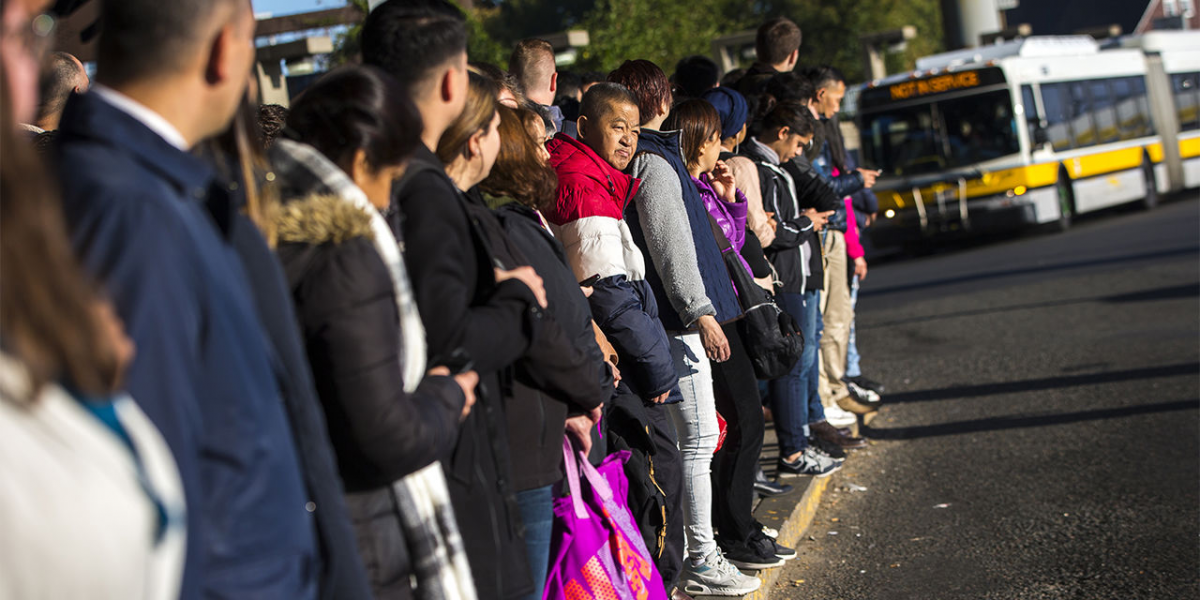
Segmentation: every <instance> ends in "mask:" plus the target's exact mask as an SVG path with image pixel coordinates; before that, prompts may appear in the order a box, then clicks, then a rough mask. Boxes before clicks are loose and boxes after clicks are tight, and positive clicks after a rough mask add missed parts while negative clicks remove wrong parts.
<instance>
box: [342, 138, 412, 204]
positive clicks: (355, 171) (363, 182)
mask: <svg viewBox="0 0 1200 600" xmlns="http://www.w3.org/2000/svg"><path fill="white" fill-rule="evenodd" d="M349 175H350V178H351V179H353V180H354V184H355V185H357V186H358V187H359V189H361V190H362V191H363V193H364V194H366V195H367V200H370V201H371V204H372V205H374V206H375V208H379V209H384V208H387V207H388V205H389V204H391V201H392V182H393V181H395V180H396V179H399V178H400V176H401V175H404V165H403V164H400V165H390V166H384V167H380V168H378V169H376V168H374V167H372V166H371V165H370V164H368V163H367V152H366V150H363V149H361V148H360V149H358V151H356V152H355V153H354V164H353V165H352V166H351V168H350V173H349Z"/></svg>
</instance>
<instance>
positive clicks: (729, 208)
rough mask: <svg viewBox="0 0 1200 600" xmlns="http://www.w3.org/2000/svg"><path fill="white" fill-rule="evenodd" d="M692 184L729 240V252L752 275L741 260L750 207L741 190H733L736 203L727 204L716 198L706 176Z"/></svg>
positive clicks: (747, 265)
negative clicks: (747, 212)
mask: <svg viewBox="0 0 1200 600" xmlns="http://www.w3.org/2000/svg"><path fill="white" fill-rule="evenodd" d="M692 182H693V183H695V184H696V189H697V190H699V191H700V198H701V199H702V200H704V208H705V209H707V210H708V214H709V215H710V216H711V217H712V218H713V219H714V220H715V221H716V222H717V225H719V226H720V227H721V231H722V232H723V233H724V234H725V237H726V238H727V239H728V240H729V245H730V246H731V247H732V248H731V250H730V252H733V253H734V254H736V255H737V257H738V260H739V261H740V262H741V263H742V266H743V267H745V269H746V272H747V273H752V272H753V271H751V270H750V265H749V263H747V262H746V259H744V258H742V244H745V243H746V211H747V210H749V207H750V205H749V204H748V203H747V201H746V196H745V194H742V190H735V192H736V194H737V202H734V203H729V202H726V201H724V200H722V199H721V198H720V197H719V196H717V192H716V190H713V188H712V186H711V185H709V184H708V175H707V174H705V175H701V179H696V178H695V177H693V178H692Z"/></svg>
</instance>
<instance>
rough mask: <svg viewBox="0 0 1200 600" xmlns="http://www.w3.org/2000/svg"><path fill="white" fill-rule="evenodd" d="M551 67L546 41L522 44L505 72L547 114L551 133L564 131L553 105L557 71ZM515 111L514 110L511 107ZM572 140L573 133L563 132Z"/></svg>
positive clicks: (559, 112)
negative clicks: (551, 127) (550, 122)
mask: <svg viewBox="0 0 1200 600" xmlns="http://www.w3.org/2000/svg"><path fill="white" fill-rule="evenodd" d="M556 69H557V68H556V67H555V65H554V47H553V46H551V45H550V42H547V41H546V40H521V41H519V42H517V45H516V46H515V47H514V48H513V51H512V54H511V55H510V56H509V58H508V72H509V73H512V75H513V76H514V77H516V78H517V81H519V82H520V83H521V90H522V91H523V92H524V93H525V97H526V98H528V99H529V101H530V102H535V103H537V104H538V105H539V106H543V107H545V108H546V110H549V111H550V116H551V119H552V120H553V121H554V131H555V132H559V131H564V130H563V112H562V109H561V108H559V107H558V105H557V104H555V103H554V96H555V95H556V94H557V93H558V71H557V70H556ZM514 108H515V107H514ZM566 134H567V135H570V136H574V135H575V132H574V131H566Z"/></svg>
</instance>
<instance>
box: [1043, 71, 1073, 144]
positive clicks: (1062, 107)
mask: <svg viewBox="0 0 1200 600" xmlns="http://www.w3.org/2000/svg"><path fill="white" fill-rule="evenodd" d="M1042 108H1043V109H1044V111H1045V112H1044V113H1043V114H1042V119H1044V120H1045V121H1046V139H1047V140H1049V141H1050V146H1051V147H1053V148H1054V150H1055V151H1056V152H1062V151H1064V150H1070V149H1071V129H1070V120H1069V118H1068V114H1069V113H1068V112H1067V84H1065V83H1043V84H1042Z"/></svg>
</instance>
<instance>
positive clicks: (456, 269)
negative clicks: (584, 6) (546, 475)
mask: <svg viewBox="0 0 1200 600" xmlns="http://www.w3.org/2000/svg"><path fill="white" fill-rule="evenodd" d="M362 48H363V59H364V61H365V62H366V63H367V64H370V65H375V66H378V67H380V68H381V69H383V70H384V71H386V72H388V73H392V74H393V75H399V77H398V79H399V80H400V83H401V85H402V86H404V87H405V88H406V89H407V90H408V94H409V97H410V98H412V99H413V102H414V104H416V106H417V110H418V111H419V112H420V113H421V117H422V120H423V121H424V131H423V133H422V135H421V140H422V142H424V143H423V144H422V145H421V146H419V147H417V149H416V150H415V151H414V153H413V155H412V157H411V158H410V159H409V160H408V166H407V168H406V169H405V173H404V176H403V177H402V178H401V179H400V180H399V181H398V182H396V184H395V185H393V186H392V204H391V207H390V208H389V211H390V213H391V214H390V217H391V218H390V219H389V222H390V224H391V226H392V229H393V232H394V233H395V236H396V239H397V240H403V242H402V243H403V244H404V245H405V249H406V253H405V266H406V267H407V268H408V272H409V275H410V276H411V277H412V284H413V292H414V295H415V297H416V301H417V307H418V308H419V309H420V313H421V320H422V322H423V324H424V326H425V335H426V340H427V354H428V356H429V363H430V364H431V365H433V366H437V365H439V364H454V363H456V362H462V361H471V362H473V363H474V366H475V370H476V371H477V372H478V373H479V377H480V381H481V385H480V387H479V388H478V389H477V391H476V395H477V401H476V407H475V409H474V410H472V411H471V414H470V415H469V416H468V417H467V419H466V421H464V422H463V423H462V426H461V432H460V434H459V436H458V438H457V440H456V443H455V446H454V450H453V451H452V452H451V453H450V454H449V455H448V456H444V457H443V459H442V466H443V468H444V469H445V471H446V475H447V483H448V487H449V489H450V498H451V500H452V502H453V504H454V512H455V515H456V517H457V519H458V522H459V529H460V531H461V532H462V536H463V543H464V546H465V547H466V550H467V556H468V558H469V559H470V563H471V572H472V575H473V577H474V579H475V585H476V588H477V589H478V590H481V591H485V590H486V592H485V593H489V594H491V597H494V598H515V597H519V596H522V595H524V594H527V593H530V591H532V585H531V581H530V580H531V577H530V569H529V565H528V562H527V560H526V551H525V545H524V542H523V540H522V539H521V533H520V526H519V523H520V514H519V508H518V507H517V504H516V499H515V497H514V492H515V490H514V488H513V481H512V476H511V473H512V467H511V464H510V457H509V454H508V452H507V430H506V428H505V427H504V419H505V414H504V407H503V398H502V397H501V387H500V376H499V374H500V371H501V370H502V369H506V368H507V367H509V366H510V365H512V364H513V363H514V362H516V361H517V359H519V358H521V357H522V356H523V355H525V353H526V352H527V351H528V350H529V348H530V347H531V345H532V344H533V341H534V340H535V339H536V337H537V335H538V332H539V331H540V325H541V322H542V317H543V316H544V315H543V313H542V310H543V304H542V302H541V299H540V296H541V294H542V284H541V280H540V278H538V276H537V274H536V273H535V272H534V271H533V269H531V268H529V267H524V268H510V269H507V270H504V269H499V268H497V267H496V265H495V257H494V256H493V254H492V251H491V248H490V246H489V242H488V240H487V238H485V237H484V233H483V232H482V231H481V230H480V228H479V227H477V226H475V225H474V224H473V220H474V218H475V217H474V216H473V215H474V213H473V212H472V211H473V210H474V209H473V208H472V207H471V204H470V203H468V201H467V199H466V198H465V196H464V194H463V192H462V191H461V190H460V189H459V187H458V183H456V181H455V179H454V178H452V177H451V172H453V173H454V174H455V175H459V176H462V175H471V176H472V177H478V173H477V172H473V171H471V170H472V169H479V170H482V169H483V167H484V166H485V165H486V164H487V161H486V160H483V159H484V158H486V157H487V154H486V153H484V148H483V144H484V143H485V142H486V143H487V144H493V143H495V142H496V141H497V140H496V139H495V138H494V137H491V136H490V135H488V134H489V130H490V129H491V128H492V118H493V116H494V114H495V104H496V97H497V86H496V85H495V83H494V82H492V81H491V80H490V79H488V78H486V77H484V76H482V75H475V76H474V77H471V75H469V71H468V70H467V56H466V54H467V53H466V50H467V46H466V22H465V17H464V16H463V14H462V13H461V12H460V11H459V10H458V9H457V8H456V7H455V6H454V5H453V4H451V3H450V2H447V1H446V0H388V1H387V2H384V3H383V4H381V5H379V6H378V7H377V8H376V9H375V10H373V11H371V14H370V15H368V16H367V20H366V23H365V24H364V25H363V33H362ZM473 88H474V89H473ZM484 88H486V89H484ZM470 98H474V100H473V101H471V102H468V100H469V99H470ZM468 106H470V112H471V113H472V114H471V115H468V116H467V117H464V109H465V108H467V107H468ZM487 149H488V150H491V147H490V146H489V147H488V148H487ZM435 151H436V152H437V154H434V152H435ZM457 156H462V157H463V158H467V159H469V160H467V161H466V163H465V164H464V163H459V164H454V165H453V166H451V165H448V164H447V163H446V162H444V161H443V159H446V160H453V159H454V158H456V157H457ZM439 157H441V158H439ZM489 160H494V156H493V157H492V158H491V159H489ZM460 178H461V177H460ZM472 185H474V184H472ZM468 187H470V186H468ZM484 210H486V208H485V209H484Z"/></svg>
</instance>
